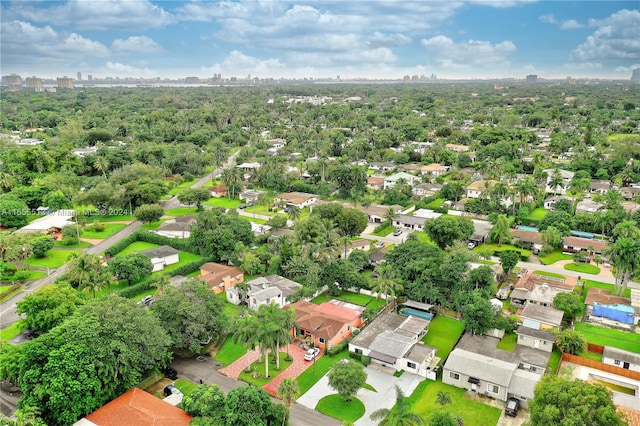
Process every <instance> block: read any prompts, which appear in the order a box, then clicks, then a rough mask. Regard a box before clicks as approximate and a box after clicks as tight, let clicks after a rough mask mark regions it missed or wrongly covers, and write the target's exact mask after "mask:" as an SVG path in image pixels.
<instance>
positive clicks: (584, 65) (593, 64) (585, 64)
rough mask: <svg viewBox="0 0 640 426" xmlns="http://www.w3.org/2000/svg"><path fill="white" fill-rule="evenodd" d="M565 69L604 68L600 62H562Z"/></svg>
mask: <svg viewBox="0 0 640 426" xmlns="http://www.w3.org/2000/svg"><path fill="white" fill-rule="evenodd" d="M562 69H564V70H569V71H572V70H575V71H589V70H599V69H602V63H600V62H572V63H569V64H562Z"/></svg>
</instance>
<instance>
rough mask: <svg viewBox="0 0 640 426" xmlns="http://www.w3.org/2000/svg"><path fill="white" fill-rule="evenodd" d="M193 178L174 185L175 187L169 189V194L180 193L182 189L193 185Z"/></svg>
mask: <svg viewBox="0 0 640 426" xmlns="http://www.w3.org/2000/svg"><path fill="white" fill-rule="evenodd" d="M195 182H196V181H195V179H194V180H190V181H187V182H182V183H181V184H180V185H178V186H176V187H175V188H172V189H171V190H170V191H169V195H178V194H179V193H181V192H182V191H184V190H185V188H188V187H190V186H191V185H193V184H194V183H195Z"/></svg>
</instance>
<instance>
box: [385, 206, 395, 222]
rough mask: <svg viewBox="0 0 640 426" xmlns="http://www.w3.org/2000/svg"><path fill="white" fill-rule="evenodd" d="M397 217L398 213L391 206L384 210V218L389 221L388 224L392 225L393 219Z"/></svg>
mask: <svg viewBox="0 0 640 426" xmlns="http://www.w3.org/2000/svg"><path fill="white" fill-rule="evenodd" d="M396 217H398V213H396V211H395V210H394V208H393V207H389V208H388V209H387V211H386V212H384V220H386V221H387V222H389V226H393V219H395V218H396Z"/></svg>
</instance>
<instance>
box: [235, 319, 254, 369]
mask: <svg viewBox="0 0 640 426" xmlns="http://www.w3.org/2000/svg"><path fill="white" fill-rule="evenodd" d="M232 339H233V342H234V343H238V344H242V345H247V354H248V353H249V352H251V351H252V350H254V349H255V348H256V342H257V341H258V334H257V327H256V318H255V317H254V316H253V315H245V316H244V317H243V318H238V319H237V321H236V323H235V331H234V332H233V337H232ZM245 371H251V359H250V358H249V357H247V366H246V368H245Z"/></svg>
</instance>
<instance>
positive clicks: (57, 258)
mask: <svg viewBox="0 0 640 426" xmlns="http://www.w3.org/2000/svg"><path fill="white" fill-rule="evenodd" d="M72 254H80V251H78V250H49V251H48V252H47V255H46V256H45V257H43V258H42V259H39V258H36V257H33V256H31V257H30V258H28V259H26V260H25V261H24V263H26V264H27V265H29V266H31V267H33V268H51V269H53V268H59V267H60V266H62V265H64V264H65V263H66V262H67V258H68V257H69V256H71V255H72Z"/></svg>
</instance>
